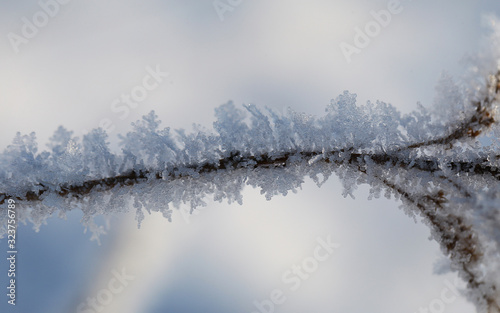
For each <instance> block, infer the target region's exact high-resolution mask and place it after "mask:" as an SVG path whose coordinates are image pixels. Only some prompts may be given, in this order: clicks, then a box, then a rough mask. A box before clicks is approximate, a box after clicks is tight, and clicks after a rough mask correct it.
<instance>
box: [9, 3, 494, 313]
mask: <svg viewBox="0 0 500 313" xmlns="http://www.w3.org/2000/svg"><path fill="white" fill-rule="evenodd" d="M42 2H43V3H45V2H46V1H43V0H42ZM221 2H222V3H228V2H227V1H226V0H221ZM388 2H389V1H378V0H371V1H368V0H355V1H352V0H351V1H326V0H323V1H322V0H313V1H297V0H274V1H263V0H252V1H241V3H240V4H238V5H236V6H234V7H232V8H233V9H232V11H228V12H225V13H224V14H223V16H222V17H223V21H221V18H220V15H219V14H218V13H217V11H216V9H215V8H214V4H213V1H212V0H196V1H194V0H192V1H180V0H168V1H159V0H157V1H155V0H146V1H133V0H122V1H105V2H103V1H95V0H89V1H78V0H73V1H69V2H68V3H67V4H65V5H61V6H60V8H59V11H58V12H57V13H56V14H54V16H53V17H50V19H49V20H48V23H47V25H45V26H44V27H41V28H39V29H38V33H37V34H36V36H34V37H33V38H30V39H28V40H27V41H28V42H27V43H23V44H20V45H18V49H19V52H18V53H16V52H15V48H14V47H13V45H12V42H11V40H10V39H9V34H10V33H15V34H17V35H21V31H22V28H23V25H24V24H25V22H24V20H23V17H26V18H27V19H28V20H32V18H33V16H34V15H36V14H37V12H39V11H41V10H42V9H41V6H40V4H39V3H38V2H37V1H33V0H26V1H22V2H14V1H4V2H2V3H1V4H0V27H1V28H0V29H1V31H2V34H3V35H2V37H1V38H2V39H1V40H0V55H1V58H0V114H1V116H2V117H3V118H2V122H1V123H0V133H1V136H0V148H1V149H4V148H5V147H6V146H7V145H8V144H9V143H10V142H11V140H12V138H13V137H14V136H15V134H16V132H17V131H20V132H22V133H24V134H27V133H30V132H32V131H34V132H36V134H37V138H38V140H39V150H44V149H45V144H46V143H47V140H48V138H49V137H50V136H51V135H52V133H53V132H54V131H55V130H56V128H57V127H58V126H59V125H63V126H64V127H66V128H68V129H70V130H73V131H74V132H75V134H76V135H77V136H79V137H81V136H83V135H84V134H85V133H86V132H87V131H88V130H90V129H92V128H96V127H98V126H99V123H100V121H102V120H107V121H108V123H110V125H111V127H112V131H111V132H110V138H109V140H110V142H111V144H112V146H113V147H114V149H118V142H119V140H118V137H117V135H118V134H124V133H126V132H127V131H128V130H130V123H131V122H134V121H136V120H137V119H140V118H141V116H142V115H144V114H147V113H148V112H150V111H151V110H155V111H156V113H157V114H158V115H159V117H160V119H161V120H162V121H163V126H164V127H166V126H169V127H171V128H174V129H177V128H185V129H188V130H189V129H190V128H191V124H192V123H198V124H201V125H203V126H205V127H207V128H210V127H211V124H212V122H213V120H214V119H213V112H214V108H216V107H217V106H218V105H220V104H223V103H225V102H227V101H229V100H232V101H233V102H234V103H235V104H237V105H240V104H242V103H255V104H256V105H258V106H259V107H266V106H267V107H270V108H273V109H274V110H276V111H280V112H282V111H284V110H286V108H288V107H290V108H292V109H293V110H295V111H300V112H305V113H308V114H314V115H322V114H323V113H324V108H325V107H326V105H328V104H329V102H330V99H332V98H335V97H336V96H337V95H338V94H340V93H342V92H343V91H344V90H349V91H351V92H355V93H357V94H358V100H359V103H364V102H366V101H367V100H371V101H375V100H381V101H385V102H389V103H391V104H393V105H394V106H396V107H397V108H399V109H400V110H401V111H402V112H404V113H407V112H410V111H412V110H414V109H415V108H416V103H417V101H420V102H422V104H423V105H424V106H427V107H431V106H432V103H433V102H432V101H433V97H434V85H435V83H436V81H437V80H438V78H439V77H440V74H441V72H442V71H443V70H446V71H448V72H450V73H451V74H454V75H457V74H460V73H461V70H462V68H461V67H460V60H461V59H462V57H463V56H464V55H466V54H468V53H473V52H474V51H476V50H477V49H478V48H479V46H480V42H481V37H482V36H483V35H485V34H486V31H485V29H483V28H481V16H482V14H485V13H496V14H497V15H500V4H499V3H498V1H496V0H489V1H486V0H484V1H456V0H455V1H452V0H441V1H431V0H419V1H402V2H401V3H400V6H401V7H402V12H401V13H399V14H396V15H393V16H392V19H391V21H390V23H389V25H388V26H387V27H385V28H382V29H381V31H380V33H379V34H378V35H377V36H375V37H374V38H372V39H371V41H370V44H369V45H368V46H367V47H366V48H364V49H362V51H361V53H359V54H355V55H353V56H352V62H350V63H348V62H346V59H345V58H344V56H343V54H342V52H341V49H340V48H339V45H340V43H341V42H347V43H350V44H352V43H353V37H354V35H355V28H356V27H359V28H364V27H365V25H366V24H367V23H368V22H370V21H373V17H372V15H370V12H371V11H379V10H382V9H387V5H388ZM231 3H237V1H232V2H231ZM10 38H12V35H10ZM148 67H150V68H156V67H159V68H160V69H161V71H162V72H168V73H169V76H168V77H167V78H165V79H164V80H163V81H162V82H161V83H160V84H159V86H158V87H157V88H155V89H154V90H152V91H150V92H149V93H148V96H147V98H146V99H145V100H144V101H142V102H140V103H139V105H138V106H137V107H136V108H132V109H130V111H129V113H128V114H127V116H126V117H125V118H123V119H122V118H121V117H123V116H122V114H123V113H118V112H115V111H116V110H115V111H113V110H112V109H111V103H112V102H113V100H115V99H117V98H119V97H120V96H121V94H127V93H130V92H131V90H133V88H134V87H136V86H138V85H141V84H142V81H143V78H144V77H145V76H146V75H147V73H148V72H147V68H148ZM121 107H122V108H123V105H122V106H121ZM341 192H342V187H341V185H340V183H339V182H338V179H337V178H335V177H333V178H330V180H329V181H328V182H327V183H326V184H325V185H323V186H322V187H321V188H317V187H316V185H315V184H314V183H313V182H312V181H310V180H308V179H306V182H305V183H304V185H303V190H301V191H299V192H298V193H297V194H290V195H288V196H286V197H276V198H274V199H273V200H271V201H269V202H268V201H266V200H265V198H264V197H262V196H261V195H260V194H259V191H258V190H254V189H252V188H247V189H246V190H245V192H244V204H243V205H242V206H240V205H237V204H236V205H227V204H225V203H223V204H220V203H212V202H210V201H209V205H208V206H207V207H206V208H202V209H201V210H200V211H199V214H198V215H195V216H191V217H190V218H189V220H188V221H189V223H188V222H187V220H186V219H185V217H183V215H182V214H180V213H178V212H177V213H175V214H174V219H173V222H172V223H169V222H168V221H167V220H166V219H164V218H162V217H161V216H159V215H151V216H148V217H147V218H146V220H145V221H144V222H143V225H142V227H141V229H137V227H136V222H135V221H134V214H130V215H127V216H121V217H116V218H113V219H112V221H111V223H110V229H109V230H108V235H106V236H104V237H103V238H101V239H102V245H100V246H98V245H97V244H96V243H95V242H91V241H90V240H89V238H90V235H89V234H88V233H87V234H84V233H83V227H82V226H81V225H80V223H79V219H80V217H81V214H80V213H79V212H76V211H75V212H73V213H72V214H70V215H69V216H68V220H66V221H64V220H60V219H58V218H57V217H55V218H52V219H50V220H49V222H48V224H47V225H44V226H43V227H42V228H41V230H40V232H38V233H35V232H34V231H33V230H32V228H31V225H26V226H22V227H21V228H20V230H19V251H20V254H19V261H18V267H19V269H18V270H19V285H18V305H17V306H16V307H15V308H12V307H10V306H8V305H7V304H6V302H7V298H6V297H5V299H4V300H2V301H1V302H0V311H2V312H47V313H49V312H50V313H55V312H77V307H78V305H79V304H81V303H85V301H86V298H87V297H95V296H96V295H97V294H98V293H99V291H100V290H101V289H102V288H104V287H105V286H106V285H107V283H108V281H109V280H110V279H111V278H112V277H113V275H112V274H111V271H112V269H117V270H121V269H122V268H123V267H126V268H127V273H130V274H131V275H134V276H135V279H134V280H133V282H131V283H130V284H129V285H128V286H127V287H126V288H125V289H124V290H123V292H121V293H120V294H118V295H116V296H115V297H114V298H113V301H111V303H110V304H109V305H107V306H105V308H104V311H103V312H121V313H126V312H143V313H153V312H154V313H156V312H218V313H225V312H228V313H234V312H248V313H250V312H253V311H256V310H257V309H256V307H255V306H254V304H253V302H254V301H255V300H257V301H262V300H264V299H268V298H269V296H270V292H271V291H272V290H273V289H282V290H284V291H285V296H286V298H287V299H286V301H285V302H284V303H283V304H281V305H279V306H277V307H276V308H275V309H274V312H315V313H327V312H360V313H362V312H363V313H364V312H384V313H388V312H398V313H399V312H418V311H419V308H421V307H422V308H428V307H429V306H430V305H432V304H436V303H437V302H436V301H435V300H436V299H440V298H441V294H442V291H443V290H444V289H445V288H446V287H447V285H446V283H445V281H450V282H452V281H453V280H454V277H455V275H453V274H447V275H436V274H434V273H433V264H434V263H436V262H437V261H438V260H439V259H440V258H441V256H440V255H441V253H440V250H439V247H438V245H437V244H436V243H435V242H432V241H429V240H428V237H429V230H428V229H427V228H426V227H425V226H423V225H422V224H421V223H418V224H415V223H414V222H413V220H412V219H410V218H408V217H407V216H406V215H405V214H404V213H403V212H402V211H401V210H399V209H398V206H399V203H398V202H395V201H393V200H386V199H377V200H372V201H368V200H366V198H367V196H368V188H367V187H366V186H360V188H359V190H358V192H357V193H356V194H355V195H356V199H355V200H352V199H350V198H348V199H344V198H343V197H342V196H341ZM183 209H186V208H183ZM99 222H100V223H101V224H103V223H104V222H103V221H99ZM327 235H331V237H332V239H333V241H335V242H338V243H340V244H341V247H340V248H339V249H338V250H337V251H336V252H335V253H334V255H333V256H332V257H331V258H330V259H328V260H327V261H325V262H323V263H320V265H319V268H318V270H317V271H316V272H314V273H312V274H311V277H310V278H309V279H307V280H306V281H304V282H303V283H302V285H301V287H300V288H299V289H298V290H297V291H293V292H292V291H290V290H289V289H288V285H286V284H284V283H283V282H282V280H281V276H282V275H283V273H284V272H285V271H287V270H289V269H290V268H291V266H292V265H293V264H299V263H300V262H301V261H302V260H303V259H304V258H306V257H309V256H311V255H312V252H313V250H314V248H315V246H316V238H317V237H318V236H319V237H323V238H324V237H326V236H327ZM0 243H1V246H2V247H5V248H6V242H5V240H1V241H0ZM0 265H2V268H3V269H7V263H6V262H5V260H2V261H1V262H0ZM3 272H5V273H6V270H5V271H2V273H3ZM6 278H7V277H6V274H1V276H0V281H2V282H4V284H5V283H6V281H4V280H5V279H6ZM436 309H439V307H438V306H435V307H434V310H436ZM8 310H9V311H8ZM443 310H444V311H438V312H457V313H462V312H463V313H465V312H474V308H473V307H472V306H471V305H470V304H468V303H467V302H466V301H465V300H464V299H463V298H461V297H457V298H456V299H455V300H454V301H452V302H451V303H449V304H446V306H445V307H444V308H443Z"/></svg>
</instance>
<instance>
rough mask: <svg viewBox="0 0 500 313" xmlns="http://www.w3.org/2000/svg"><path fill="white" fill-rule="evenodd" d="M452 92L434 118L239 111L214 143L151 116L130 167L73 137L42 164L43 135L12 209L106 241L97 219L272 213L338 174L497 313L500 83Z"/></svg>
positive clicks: (100, 138) (207, 134)
mask: <svg viewBox="0 0 500 313" xmlns="http://www.w3.org/2000/svg"><path fill="white" fill-rule="evenodd" d="M499 37H500V30H499ZM498 57H499V58H500V55H499V56H498ZM440 88H441V89H440V90H441V92H440V94H439V97H438V100H439V101H438V102H437V107H436V108H435V110H434V111H432V112H429V111H427V110H426V109H424V108H423V107H422V108H420V111H415V112H413V113H411V114H408V115H402V114H401V113H400V112H398V111H397V110H396V109H395V108H394V107H392V106H391V105H390V104H387V103H384V102H377V103H376V104H373V103H370V102H368V103H367V104H366V105H364V106H360V105H358V104H357V103H356V95H355V94H350V93H348V92H347V91H346V92H344V93H343V94H342V95H340V96H339V97H337V98H336V99H335V100H332V102H331V104H330V105H329V106H328V107H327V109H326V115H325V116H323V117H321V118H316V117H313V116H308V115H306V114H302V113H296V112H293V111H289V112H287V113H286V114H283V115H280V114H277V113H275V112H273V111H270V110H269V111H268V112H265V113H264V112H262V111H261V110H259V109H258V108H257V107H256V106H254V105H246V106H245V109H246V110H240V109H237V108H235V106H234V105H233V104H232V103H228V104H225V105H223V106H221V107H219V108H217V109H216V118H217V119H216V121H215V122H214V127H213V128H214V130H212V131H207V130H203V129H201V127H195V131H194V132H193V133H191V134H186V133H185V131H184V130H177V131H176V134H172V133H171V131H170V129H169V128H166V129H159V125H160V121H159V120H158V119H157V116H156V115H155V114H154V112H151V113H150V114H149V115H147V116H144V117H143V119H142V120H141V121H138V122H137V123H134V124H133V126H134V130H133V131H131V132H129V133H128V134H126V136H123V137H121V140H122V143H121V144H122V153H118V154H114V153H112V152H111V151H110V150H109V145H108V143H107V134H106V133H105V132H104V131H103V130H101V129H97V130H94V131H92V132H91V133H89V134H88V135H86V136H85V137H84V138H83V140H81V141H80V140H79V139H78V138H75V137H73V136H72V132H70V131H67V130H65V129H64V128H62V127H61V128H59V129H58V130H57V131H56V133H55V134H54V136H53V137H52V138H51V141H50V144H49V148H50V149H51V151H44V152H41V153H38V150H37V144H36V140H35V136H34V134H32V135H29V136H21V135H20V134H18V135H17V136H16V138H15V139H14V142H13V144H12V145H11V146H9V147H7V149H6V150H5V152H3V153H2V154H0V206H1V207H0V208H1V210H2V211H4V210H6V200H7V199H11V198H12V199H15V200H17V201H18V204H19V206H18V208H17V209H18V215H17V216H18V218H19V219H20V221H25V220H30V221H31V222H32V223H33V224H34V225H35V227H36V228H38V227H39V226H40V225H41V224H42V223H43V222H44V221H45V219H47V217H49V216H51V215H52V214H54V213H56V212H59V214H60V215H64V214H65V212H67V211H69V210H72V209H74V208H78V209H81V210H82V211H83V213H84V218H83V223H84V224H85V225H86V226H87V227H90V228H91V230H92V231H93V232H94V233H95V234H96V235H99V234H100V233H101V231H102V230H101V229H100V228H99V227H97V226H96V225H95V224H94V223H93V218H94V217H96V216H98V215H104V214H110V213H114V212H125V211H128V210H129V209H130V207H133V208H135V209H136V216H137V219H138V222H139V224H140V222H141V220H142V219H143V218H144V212H143V210H146V211H147V212H151V210H153V211H160V212H162V213H163V215H164V216H165V217H166V218H169V219H170V218H171V213H172V211H171V209H170V205H173V206H174V207H179V205H180V204H181V203H189V204H190V205H191V210H194V209H195V208H197V207H199V206H203V205H205V202H204V199H205V198H206V197H207V196H209V195H213V198H214V199H215V200H217V201H222V200H223V199H225V200H227V201H228V202H229V203H231V202H238V203H241V202H242V195H241V191H242V189H243V188H244V186H245V185H251V186H253V187H260V188H261V193H262V194H265V196H266V198H267V199H271V198H272V197H273V196H275V195H277V194H282V195H286V194H287V193H288V192H289V191H293V192H295V191H296V189H297V188H299V187H300V186H301V184H302V183H303V179H304V177H306V176H309V177H311V178H312V179H313V180H314V181H315V182H316V183H317V184H318V185H321V184H322V183H323V182H324V181H325V180H326V179H327V178H328V177H329V176H330V175H331V174H332V173H335V174H336V175H337V176H338V177H339V178H340V180H341V181H342V183H343V184H344V189H345V190H344V196H347V195H351V196H352V192H353V190H354V189H355V188H356V186H357V185H358V184H361V183H366V184H369V185H370V187H371V191H370V198H371V197H378V196H380V193H381V192H382V191H384V192H385V195H386V196H387V197H389V198H390V197H391V196H394V197H395V198H396V199H400V200H401V202H402V205H403V208H404V209H405V211H406V213H407V214H409V215H410V216H413V217H415V216H416V215H418V216H420V217H421V218H422V220H423V221H424V223H426V224H427V225H429V227H430V229H431V234H432V237H433V238H434V239H435V240H436V241H437V242H438V243H439V244H440V246H441V248H442V251H443V253H445V254H446V255H447V256H449V258H450V260H451V269H452V270H455V271H458V273H459V274H460V275H461V277H462V278H463V279H464V280H465V281H466V282H467V285H468V293H467V295H468V297H469V299H470V300H471V301H473V302H474V303H475V304H476V305H477V307H478V310H479V311H480V312H489V313H492V312H497V313H498V312H500V290H499V288H500V286H499V282H500V252H499V251H500V248H499V246H500V210H499V207H500V184H499V180H500V141H499V139H498V138H500V127H499V124H498V122H497V121H496V118H495V114H496V113H497V111H498V106H499V99H500V72H498V71H497V69H495V70H494V71H493V72H492V73H491V75H488V77H487V79H486V82H485V83H484V84H483V85H480V86H478V88H472V89H464V88H460V87H459V86H458V85H457V84H455V83H454V82H453V81H451V80H450V79H449V78H446V77H445V78H444V79H443V81H442V82H441V85H440ZM443 112H445V113H443ZM481 140H483V141H484V140H490V141H492V144H491V145H486V144H482V142H481ZM318 175H321V176H322V177H323V179H322V180H321V179H320V178H319V177H318ZM5 216H6V214H4V217H2V218H5ZM0 219H1V218H0ZM6 224H7V223H4V222H2V223H1V224H0V234H4V233H5V231H6V230H5V226H4V225H6Z"/></svg>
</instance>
